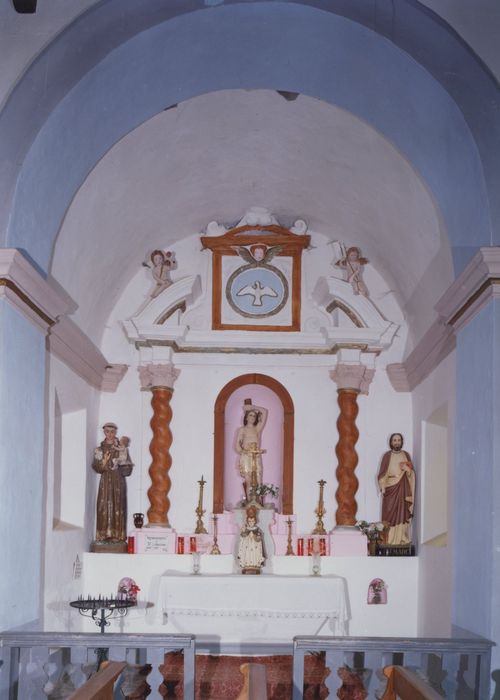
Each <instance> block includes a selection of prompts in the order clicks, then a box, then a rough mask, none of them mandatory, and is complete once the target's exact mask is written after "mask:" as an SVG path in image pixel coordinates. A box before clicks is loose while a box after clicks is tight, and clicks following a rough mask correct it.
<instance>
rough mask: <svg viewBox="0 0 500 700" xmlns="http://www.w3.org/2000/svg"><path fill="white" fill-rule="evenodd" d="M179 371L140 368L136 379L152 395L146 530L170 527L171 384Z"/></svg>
mask: <svg viewBox="0 0 500 700" xmlns="http://www.w3.org/2000/svg"><path fill="white" fill-rule="evenodd" d="M179 373H180V370H177V369H175V368H174V366H173V365H170V364H165V365H159V364H158V365H153V364H150V365H147V366H145V367H140V368H139V376H140V380H141V386H142V388H143V389H150V390H151V392H152V394H153V395H152V398H151V406H152V408H153V417H152V418H151V422H150V425H151V429H152V431H153V438H152V440H151V442H150V444H149V452H150V453H151V457H152V462H151V466H150V467H149V476H150V477H151V486H150V488H149V489H148V498H149V502H150V504H151V507H150V508H149V510H148V526H149V527H170V524H169V522H168V511H169V509H170V500H169V498H168V493H169V491H170V487H171V485H172V482H171V480H170V476H169V470H170V467H171V466H172V457H171V456H170V452H169V449H170V446H171V444H172V432H171V430H170V422H171V420H172V408H171V406H170V399H171V398H172V393H173V384H174V382H175V380H176V379H177V377H178V376H179Z"/></svg>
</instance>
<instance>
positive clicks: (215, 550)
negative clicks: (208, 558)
mask: <svg viewBox="0 0 500 700" xmlns="http://www.w3.org/2000/svg"><path fill="white" fill-rule="evenodd" d="M212 520H213V521H214V543H213V545H212V549H211V550H210V554H220V549H219V545H218V544H217V516H216V515H215V513H214V515H213V517H212Z"/></svg>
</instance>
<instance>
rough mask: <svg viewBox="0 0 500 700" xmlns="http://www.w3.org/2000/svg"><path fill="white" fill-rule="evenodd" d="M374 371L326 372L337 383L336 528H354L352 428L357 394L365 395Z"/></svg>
mask: <svg viewBox="0 0 500 700" xmlns="http://www.w3.org/2000/svg"><path fill="white" fill-rule="evenodd" d="M373 374H374V370H372V369H368V368H366V367H365V366H364V365H361V364H353V365H347V364H338V365H337V367H336V368H335V369H334V370H333V371H332V372H330V376H331V378H332V379H333V380H334V381H335V382H336V383H337V387H338V403H339V408H340V413H339V417H338V419H337V429H338V433H339V438H338V442H337V445H336V447H335V454H336V455H337V460H338V464H337V469H336V471H335V475H336V477H337V483H338V486H337V491H336V492H335V499H336V501H337V510H336V513H335V522H336V524H337V526H354V525H355V524H356V513H357V510H358V504H357V503H356V498H355V497H356V492H357V490H358V486H359V482H358V479H357V477H356V474H355V470H356V467H357V465H358V454H357V452H356V443H357V441H358V437H359V431H358V429H357V427H356V418H357V416H358V394H359V393H360V392H363V393H368V386H369V384H370V382H371V380H372V378H373Z"/></svg>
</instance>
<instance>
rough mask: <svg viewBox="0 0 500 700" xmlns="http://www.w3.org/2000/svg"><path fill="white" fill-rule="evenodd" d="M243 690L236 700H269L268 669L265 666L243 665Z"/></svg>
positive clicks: (241, 668)
mask: <svg viewBox="0 0 500 700" xmlns="http://www.w3.org/2000/svg"><path fill="white" fill-rule="evenodd" d="M240 671H241V672H242V674H243V679H244V680H243V688H242V690H241V693H240V694H239V695H238V697H237V698H236V700H262V698H267V688H266V667H265V666H264V665H263V664H242V665H241V666H240Z"/></svg>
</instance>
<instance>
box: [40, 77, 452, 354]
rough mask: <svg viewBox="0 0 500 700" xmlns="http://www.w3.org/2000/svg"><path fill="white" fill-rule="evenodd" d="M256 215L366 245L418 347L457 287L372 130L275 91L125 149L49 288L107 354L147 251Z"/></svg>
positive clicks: (82, 197) (243, 94)
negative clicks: (110, 324) (211, 225)
mask: <svg viewBox="0 0 500 700" xmlns="http://www.w3.org/2000/svg"><path fill="white" fill-rule="evenodd" d="M253 205H258V206H263V207H266V208H268V209H270V210H271V211H272V212H273V213H274V214H275V215H276V216H277V217H278V219H279V220H280V222H281V223H283V224H285V225H286V224H290V223H291V222H292V221H294V220H295V219H296V218H299V217H300V218H304V219H305V220H306V221H307V222H308V224H309V228H310V229H312V230H313V231H317V232H319V233H323V234H325V235H327V236H329V237H330V238H331V239H333V240H343V241H345V242H346V243H348V244H357V245H360V246H361V248H362V250H363V253H364V254H365V255H366V256H367V257H368V258H369V259H370V261H371V263H372V264H373V265H374V266H375V267H376V268H377V269H378V271H379V272H380V273H381V274H382V275H383V276H384V277H385V278H386V280H387V282H388V283H389V285H390V286H391V288H392V289H394V290H395V291H396V293H397V296H398V299H399V301H400V303H401V305H402V307H403V308H404V310H405V313H406V315H407V318H408V319H409V321H410V326H411V330H412V332H413V339H414V340H416V339H418V337H420V336H421V335H422V334H423V332H425V330H427V328H428V326H429V325H430V323H431V322H432V320H433V318H434V313H433V305H434V303H435V301H436V299H437V298H438V297H439V296H440V294H441V293H442V292H443V291H444V289H445V288H446V287H447V286H448V285H449V284H450V282H451V281H452V279H453V273H452V265H451V257H450V252H449V246H448V243H447V238H446V235H445V233H444V231H443V230H442V224H441V221H440V215H439V212H438V211H437V210H436V207H435V205H434V202H433V200H432V198H431V196H430V195H429V193H428V191H427V189H426V188H425V186H424V184H423V182H422V180H421V179H420V178H419V176H418V173H416V172H415V171H414V169H413V168H412V166H411V165H410V164H409V163H408V162H407V161H406V160H405V159H404V158H403V157H402V156H401V155H400V154H399V153H398V152H397V151H396V150H395V148H394V147H393V146H392V145H391V144H390V143H388V142H387V140H385V139H384V138H383V137H382V136H381V135H380V134H378V133H377V132H376V131H375V130H374V129H373V128H372V127H370V126H368V125H367V124H365V123H363V122H361V121H360V120H359V119H357V118H355V117H353V116H352V115H350V114H348V113H346V112H344V111H342V110H340V109H337V108H335V107H332V106H331V105H327V104H325V103H323V102H321V101H319V100H315V99H312V98H309V97H304V96H299V97H298V98H297V99H296V100H294V101H287V100H285V99H284V98H283V97H282V96H281V95H279V94H278V93H276V92H273V91H266V90H254V91H243V90H231V91H223V92H217V93H211V94H207V95H203V96H201V97H197V98H194V99H192V100H189V101H187V102H185V103H182V104H180V105H178V107H176V108H174V109H170V110H168V111H166V112H163V113H161V114H159V115H157V116H156V117H154V118H153V119H150V120H149V121H148V122H146V123H144V124H143V125H141V126H140V127H139V128H137V129H136V130H135V131H133V132H131V133H130V134H128V135H127V136H126V137H125V138H123V139H122V140H121V141H120V142H119V143H117V144H116V145H115V146H114V147H113V148H112V149H111V150H110V151H109V152H108V153H107V155H106V156H105V157H104V158H103V159H102V160H101V162H100V163H99V164H98V165H97V166H96V167H95V168H94V170H93V171H92V172H91V173H90V175H89V176H88V178H87V180H86V181H85V182H84V184H83V185H82V187H81V188H80V190H79V192H78V193H77V195H76V197H75V198H74V200H73V203H72V204H71V206H70V208H69V210H68V212H67V215H66V218H65V221H64V223H63V225H62V228H61V231H60V233H59V236H58V239H57V242H56V246H55V251H54V257H53V263H52V269H51V274H52V276H53V277H54V278H55V279H56V280H57V281H58V282H59V283H60V284H61V285H62V286H63V287H64V289H65V290H66V291H67V292H68V293H69V294H70V295H71V297H72V298H73V300H74V301H75V303H76V305H77V307H78V308H77V309H76V311H75V314H74V319H75V320H76V321H77V322H78V323H79V325H80V326H81V327H82V329H83V330H84V331H85V332H86V333H88V335H89V336H90V337H92V338H93V340H94V341H95V342H97V343H98V344H99V343H100V339H101V335H102V332H103V329H104V325H105V323H106V319H107V317H108V315H109V313H110V312H111V309H112V308H113V306H114V304H115V303H116V301H117V299H118V297H119V295H120V294H121V292H122V290H123V289H124V286H125V285H126V283H127V282H128V281H129V279H130V278H131V276H133V275H134V274H135V272H136V271H137V269H138V268H139V266H140V264H141V261H142V260H143V259H144V255H145V253H146V251H148V250H150V249H152V248H155V247H164V246H167V245H171V244H172V243H174V242H175V241H176V240H179V239H181V238H183V237H186V236H189V235H191V234H193V233H199V232H201V231H202V230H203V229H204V227H205V226H206V224H207V223H208V222H209V221H211V220H214V219H215V220H217V221H220V222H224V223H226V224H233V223H235V222H237V221H238V220H239V218H241V216H242V214H243V213H244V212H245V211H246V210H247V209H248V208H249V207H250V206H253Z"/></svg>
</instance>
